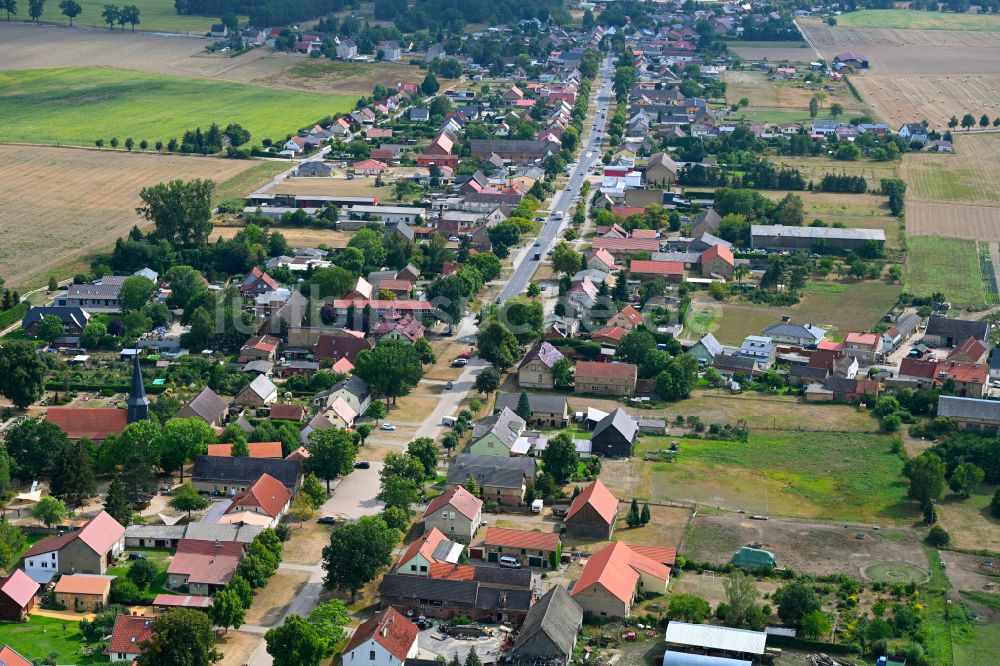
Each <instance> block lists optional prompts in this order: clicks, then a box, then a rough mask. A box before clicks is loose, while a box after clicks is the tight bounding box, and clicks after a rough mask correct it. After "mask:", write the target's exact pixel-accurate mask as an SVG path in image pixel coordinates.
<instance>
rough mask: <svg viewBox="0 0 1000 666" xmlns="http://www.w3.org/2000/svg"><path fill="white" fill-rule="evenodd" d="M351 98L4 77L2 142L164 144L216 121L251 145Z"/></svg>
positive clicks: (43, 74)
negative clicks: (246, 134)
mask: <svg viewBox="0 0 1000 666" xmlns="http://www.w3.org/2000/svg"><path fill="white" fill-rule="evenodd" d="M354 102H355V99H354V98H353V97H352V96H350V95H319V94H312V93H294V92H288V91H285V90H273V89H270V88H261V87H258V86H253V85H246V84H240V83H225V82H221V81H206V80H203V79H189V78H182V77H175V76H161V75H156V74H142V73H138V72H130V71H123V70H113V69H103V68H97V67H82V68H62V69H39V70H28V71H25V70H22V71H11V72H2V73H0V117H2V118H3V119H4V123H3V125H2V126H0V140H3V141H12V142H18V141H25V142H32V143H56V144H75V145H85V146H93V145H94V141H95V140H96V139H101V138H103V139H104V140H105V143H106V145H107V142H108V141H109V140H110V139H111V137H118V138H119V139H120V140H121V141H122V142H124V140H125V138H126V137H132V138H134V139H135V141H136V143H137V144H138V142H139V141H140V140H141V139H146V140H148V141H149V142H150V144H153V143H154V142H155V141H157V140H161V141H163V142H164V143H166V142H167V141H168V140H170V139H171V138H177V139H180V138H181V137H182V136H183V134H184V131H185V130H188V129H194V128H196V127H198V126H200V127H201V128H202V130H207V129H208V127H209V126H210V125H211V124H212V123H213V122H214V123H218V124H219V126H221V127H225V126H226V125H227V124H229V123H233V122H235V123H239V124H241V125H242V126H243V127H244V128H245V129H247V130H249V131H250V133H251V134H252V137H253V138H252V139H251V141H252V142H255V143H259V142H260V140H261V139H263V138H265V137H274V138H275V139H281V138H283V137H285V136H286V135H288V134H289V133H293V132H296V131H297V130H298V129H299V128H300V127H303V126H306V125H310V124H312V123H314V122H316V121H317V120H319V119H320V118H322V117H324V116H327V115H330V114H333V113H334V112H337V111H345V110H347V109H350V108H352V107H353V106H354Z"/></svg>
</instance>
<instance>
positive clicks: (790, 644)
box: [767, 634, 861, 654]
mask: <svg viewBox="0 0 1000 666" xmlns="http://www.w3.org/2000/svg"><path fill="white" fill-rule="evenodd" d="M767 644H768V645H769V646H770V647H780V648H792V649H795V650H810V651H817V652H825V653H828V654H856V653H860V652H861V648H860V647H858V646H857V645H855V644H853V643H827V642H825V641H810V640H807V639H805V638H798V637H794V636H781V635H778V634H768V637H767Z"/></svg>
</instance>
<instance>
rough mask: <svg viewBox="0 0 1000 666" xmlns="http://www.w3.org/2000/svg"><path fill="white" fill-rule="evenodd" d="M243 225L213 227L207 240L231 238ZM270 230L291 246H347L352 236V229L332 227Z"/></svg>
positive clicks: (275, 228)
mask: <svg viewBox="0 0 1000 666" xmlns="http://www.w3.org/2000/svg"><path fill="white" fill-rule="evenodd" d="M242 229H243V227H242V226H239V227H215V228H214V229H213V230H212V235H211V236H209V241H210V242H214V241H216V240H218V239H219V238H224V239H229V238H232V237H233V236H235V235H236V234H237V232H239V231H240V230H242ZM271 230H272V231H280V232H281V235H282V236H284V237H285V240H287V241H288V244H289V245H291V246H292V247H316V246H318V245H326V246H328V247H347V243H348V242H349V241H350V240H351V238H353V237H354V232H353V231H333V230H332V229H303V228H299V227H282V226H274V227H271Z"/></svg>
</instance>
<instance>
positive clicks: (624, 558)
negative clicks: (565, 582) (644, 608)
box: [570, 541, 675, 618]
mask: <svg viewBox="0 0 1000 666" xmlns="http://www.w3.org/2000/svg"><path fill="white" fill-rule="evenodd" d="M640 549H642V550H645V551H647V552H649V553H650V554H653V555H654V557H649V556H648V555H646V554H643V553H642V552H641V551H640ZM673 557H675V554H673V553H672V549H667V548H655V547H654V548H651V549H643V548H642V547H641V546H639V547H633V546H629V545H627V544H626V543H625V542H623V541H615V542H614V543H611V544H608V545H607V546H605V547H604V548H602V549H601V550H599V551H597V552H596V553H594V554H593V555H591V556H590V558H588V560H587V564H586V566H584V568H583V572H582V573H581V574H580V578H579V579H578V580H577V581H576V583H575V584H574V585H573V590H572V591H571V592H570V594H571V595H572V597H573V599H575V600H576V602H577V603H578V604H579V605H580V608H582V609H583V612H585V613H590V614H591V615H593V616H595V617H606V618H625V617H628V616H629V615H630V614H631V612H632V605H633V603H634V602H635V599H636V597H637V596H638V595H639V594H665V593H666V591H667V583H668V582H669V581H670V565H672V564H673V561H672V558H673ZM654 558H655V559H654ZM664 559H668V560H671V561H670V565H668V564H666V563H664V562H662V561H660V560H664Z"/></svg>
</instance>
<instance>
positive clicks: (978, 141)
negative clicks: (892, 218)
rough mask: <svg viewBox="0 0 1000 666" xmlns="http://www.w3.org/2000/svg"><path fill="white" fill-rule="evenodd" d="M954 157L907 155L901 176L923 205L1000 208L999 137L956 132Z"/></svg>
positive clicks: (940, 154)
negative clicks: (946, 203) (939, 203)
mask: <svg viewBox="0 0 1000 666" xmlns="http://www.w3.org/2000/svg"><path fill="white" fill-rule="evenodd" d="M954 145H955V153H954V154H947V153H930V152H921V153H907V154H906V155H905V156H904V157H903V166H902V168H901V169H900V173H901V175H902V177H903V179H904V180H905V181H906V183H907V185H908V186H909V188H908V193H909V194H911V195H913V196H915V197H916V198H919V199H923V200H925V201H958V202H962V203H972V204H985V205H989V204H1000V134H977V135H964V136H963V135H962V134H961V133H960V132H955V138H954Z"/></svg>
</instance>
